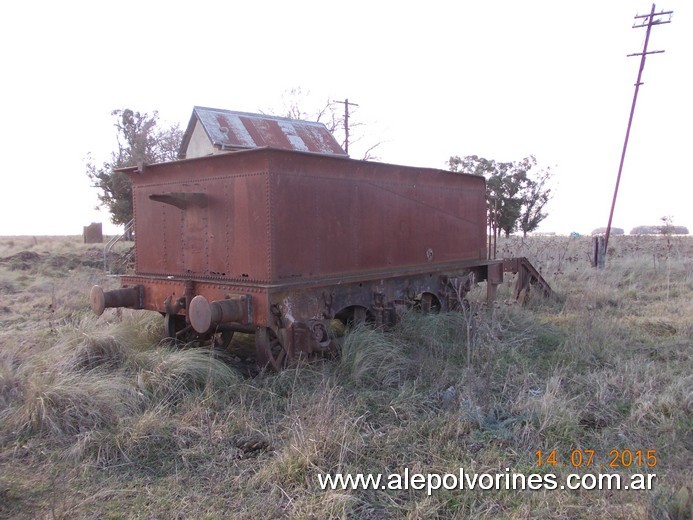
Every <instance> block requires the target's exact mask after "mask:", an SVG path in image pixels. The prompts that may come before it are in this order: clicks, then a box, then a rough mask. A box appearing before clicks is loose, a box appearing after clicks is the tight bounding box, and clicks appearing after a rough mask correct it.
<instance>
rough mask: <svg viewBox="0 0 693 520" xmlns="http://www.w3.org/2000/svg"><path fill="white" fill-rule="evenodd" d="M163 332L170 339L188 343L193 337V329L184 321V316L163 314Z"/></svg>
mask: <svg viewBox="0 0 693 520" xmlns="http://www.w3.org/2000/svg"><path fill="white" fill-rule="evenodd" d="M164 334H165V335H166V337H167V338H168V339H170V340H174V341H180V342H182V343H190V342H191V341H193V340H194V339H195V331H194V330H193V329H192V327H191V326H190V325H187V324H186V323H185V316H179V315H178V314H166V315H165V316H164Z"/></svg>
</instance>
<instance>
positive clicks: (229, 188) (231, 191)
mask: <svg viewBox="0 0 693 520" xmlns="http://www.w3.org/2000/svg"><path fill="white" fill-rule="evenodd" d="M131 178H132V181H133V193H134V216H135V233H136V237H137V242H136V243H137V263H136V272H137V273H138V274H147V275H166V276H169V275H174V276H186V277H188V276H193V277H195V278H202V279H212V280H224V281H238V282H263V283H269V282H273V283H282V282H285V281H289V280H290V281H295V280H306V279H315V278H322V277H325V276H335V275H346V274H353V273H363V272H366V271H373V270H392V269H398V268H402V267H411V266H416V265H422V266H423V265H425V266H433V265H436V264H440V263H444V262H450V261H455V260H479V259H482V258H484V254H485V222H486V210H485V202H484V200H485V199H484V189H485V187H484V180H483V178H481V177H479V176H469V175H460V174H454V173H449V172H443V171H439V170H431V169H420V168H411V167H405V166H395V165H390V164H382V163H375V162H365V161H354V160H351V159H346V158H340V157H332V156H324V155H317V154H306V153H297V152H287V151H281V150H274V149H257V150H251V151H248V152H237V153H233V154H226V155H220V156H210V157H205V158H198V159H191V160H185V161H177V162H171V163H164V164H159V165H154V166H150V167H146V168H145V169H144V171H143V172H142V173H131ZM171 194H187V195H188V196H189V197H188V199H189V200H188V201H183V200H182V199H181V201H180V204H178V205H176V200H170V201H167V200H166V199H165V197H166V196H170V197H175V195H173V196H172V195H171ZM191 195H192V196H197V197H198V200H197V201H196V200H194V199H191V198H190V196H191ZM180 206H184V208H181V207H180Z"/></svg>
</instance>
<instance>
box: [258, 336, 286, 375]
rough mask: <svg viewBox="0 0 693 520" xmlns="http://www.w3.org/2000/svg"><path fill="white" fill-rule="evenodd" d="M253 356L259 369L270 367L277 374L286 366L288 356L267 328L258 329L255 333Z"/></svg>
mask: <svg viewBox="0 0 693 520" xmlns="http://www.w3.org/2000/svg"><path fill="white" fill-rule="evenodd" d="M255 355H256V357H257V364H258V365H259V366H260V367H261V368H264V367H268V366H269V367H271V368H272V369H273V370H274V371H276V372H279V371H280V370H281V369H282V368H284V367H285V366H286V363H287V361H288V359H287V358H288V356H287V355H286V350H285V349H284V346H283V345H282V344H281V341H279V338H278V337H277V335H276V334H275V333H274V331H273V330H272V329H270V328H267V327H258V328H257V329H256V331H255Z"/></svg>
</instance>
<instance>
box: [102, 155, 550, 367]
mask: <svg viewBox="0 0 693 520" xmlns="http://www.w3.org/2000/svg"><path fill="white" fill-rule="evenodd" d="M122 171H124V172H125V173H127V175H128V176H129V177H130V179H131V180H132V192H133V209H134V221H135V228H134V229H135V237H136V242H135V258H136V260H135V274H134V275H126V276H122V277H121V288H120V289H116V290H112V291H106V292H105V291H103V289H102V288H101V287H99V286H95V287H94V288H92V291H91V295H90V302H91V307H92V309H93V311H94V312H95V313H96V314H99V315H100V314H102V313H103V311H104V309H105V308H107V307H128V308H132V309H146V310H151V311H157V312H159V313H161V314H162V315H163V316H164V320H165V328H166V332H167V335H168V336H169V337H171V338H179V339H181V340H182V341H191V340H203V341H208V340H215V341H217V342H221V344H228V342H229V341H230V338H231V336H232V335H233V333H234V332H245V333H254V334H255V346H256V356H257V360H258V363H259V364H260V365H262V366H268V365H269V366H271V367H272V368H274V369H279V368H281V367H282V366H283V365H285V364H286V363H287V362H290V361H292V360H297V359H299V358H303V357H311V356H316V355H320V354H324V353H329V352H331V351H332V350H334V348H335V346H334V344H333V341H332V339H331V335H330V333H329V326H330V322H331V320H334V319H339V320H341V321H343V322H345V323H350V322H352V321H361V320H371V321H373V322H374V323H375V324H378V325H380V324H389V323H392V322H393V321H394V320H395V319H396V316H397V312H398V311H399V310H400V309H402V308H405V307H418V308H420V309H422V310H423V311H424V312H427V311H430V310H440V311H447V310H452V309H455V308H456V307H457V306H459V304H460V302H462V301H464V296H465V294H466V293H467V291H469V289H470V287H471V285H472V284H473V283H476V282H481V281H486V282H487V292H488V293H487V296H488V298H489V299H492V298H493V297H494V295H495V291H496V288H497V286H498V284H500V283H502V281H503V272H504V267H505V269H506V270H511V271H514V272H520V274H521V275H523V276H521V277H520V278H522V279H523V280H524V281H523V282H522V283H523V284H524V285H525V286H528V283H529V281H537V280H540V281H541V282H542V284H544V285H545V282H543V280H541V276H540V275H539V274H538V273H536V271H535V270H534V269H533V268H531V266H530V265H529V263H528V262H526V261H525V260H524V259H513V261H506V262H505V264H504V261H503V260H491V259H488V258H487V253H486V251H487V247H486V223H487V219H486V203H485V181H484V178H483V177H481V176H475V175H465V174H458V173H451V172H447V171H443V170H435V169H426V168H414V167H406V166H397V165H391V164H383V163H377V162H367V161H359V160H354V159H350V158H348V157H345V156H337V155H325V154H318V153H307V152H300V151H293V150H281V149H275V148H254V149H250V150H246V151H239V152H234V153H225V154H217V155H209V156H205V157H197V158H192V159H183V160H179V161H173V162H168V163H161V164H154V165H146V166H138V167H131V168H125V169H123V170H122ZM527 266H529V267H527ZM546 287H548V286H546Z"/></svg>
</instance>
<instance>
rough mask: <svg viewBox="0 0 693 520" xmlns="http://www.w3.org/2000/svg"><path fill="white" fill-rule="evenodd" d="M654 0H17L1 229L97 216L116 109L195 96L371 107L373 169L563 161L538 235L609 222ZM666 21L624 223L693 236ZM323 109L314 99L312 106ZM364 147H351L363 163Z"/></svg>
mask: <svg viewBox="0 0 693 520" xmlns="http://www.w3.org/2000/svg"><path fill="white" fill-rule="evenodd" d="M651 5H652V4H651V3H648V2H643V1H640V0H637V1H635V0H633V1H627V2H626V1H615V0H614V1H608V2H605V1H596V0H595V1H590V0H583V1H580V2H578V1H558V0H552V1H549V0H546V1H538V0H537V1H531V0H526V1H517V0H507V1H477V2H472V1H466V0H460V1H456V2H452V1H449V0H447V1H444V2H442V1H441V2H437V1H429V2H406V1H399V2H384V1H382V2H375V1H372V0H369V1H351V2H329V1H326V0H322V1H302V0H294V1H292V2H286V1H276V2H263V1H254V2H234V1H224V2H211V1H199V0H198V1H197V2H185V3H183V2H175V1H169V2H158V1H157V2H155V1H146V0H139V1H137V2H135V1H130V0H120V1H118V2H110V1H103V2H93V1H90V2H76V1H71V0H64V1H61V2H54V1H50V2H48V1H40V0H39V1H35V2H6V3H5V4H3V7H2V16H1V17H0V45H1V46H2V54H0V56H1V58H0V59H1V60H2V71H3V78H4V79H3V81H2V103H3V111H2V113H3V116H4V120H3V123H4V124H3V125H2V129H1V130H0V132H2V135H1V137H2V139H1V140H0V143H2V155H3V161H2V163H3V183H2V186H3V187H2V194H3V196H2V204H1V205H0V235H3V236H4V235H57V234H59V235H75V234H81V231H82V226H83V225H86V224H88V223H90V222H92V221H96V222H104V224H105V227H104V230H105V231H106V232H113V231H114V229H115V228H114V227H113V226H110V225H107V223H108V222H109V214H108V212H107V211H106V210H102V211H100V212H97V211H94V209H93V208H94V206H95V205H96V204H97V198H96V190H95V189H93V188H91V187H90V185H89V181H88V179H87V177H86V174H85V158H86V156H87V154H88V153H91V154H92V155H93V157H94V158H95V159H96V160H97V161H99V162H102V161H104V160H107V159H108V157H109V153H110V151H111V150H112V149H113V148H114V146H115V131H114V128H113V120H112V117H111V115H110V112H111V111H112V110H113V109H116V108H126V107H127V108H132V109H134V110H138V111H143V112H153V111H155V110H158V112H159V114H160V119H161V122H162V123H163V124H170V123H176V122H177V123H180V125H181V126H182V127H183V128H184V127H185V126H186V125H187V122H188V120H189V118H190V115H191V112H192V108H193V106H195V105H201V106H208V107H214V108H225V109H230V110H241V111H248V112H257V111H259V110H268V109H272V108H274V109H276V110H280V109H281V107H282V95H283V93H284V92H285V91H287V90H288V89H291V88H293V87H300V88H301V89H302V90H303V92H304V93H306V92H309V96H308V97H307V100H306V102H305V103H306V105H310V104H311V103H312V104H314V106H315V107H317V106H320V105H321V104H324V103H325V100H327V99H342V100H343V99H344V98H349V100H350V101H352V102H355V103H358V104H359V107H358V109H357V112H356V113H355V114H354V115H353V119H352V121H354V122H356V121H358V122H360V123H363V124H364V126H363V127H362V130H363V133H364V134H365V135H364V137H363V139H362V142H361V143H362V144H363V146H367V145H369V144H373V143H376V142H381V145H380V146H379V147H378V148H377V149H376V151H375V153H376V154H377V155H378V157H379V158H380V160H382V161H385V162H389V163H395V164H405V165H413V166H426V167H437V168H446V165H445V161H446V160H447V159H448V158H449V157H450V155H461V156H464V155H480V156H484V157H487V158H492V159H496V160H499V161H512V160H519V159H521V158H523V157H525V156H527V155H529V154H534V155H535V156H536V157H537V159H538V160H539V162H540V164H541V165H543V166H548V167H551V168H552V169H553V170H554V172H555V179H554V193H555V196H554V198H553V200H552V202H551V205H550V206H549V208H548V209H549V211H550V217H549V218H548V219H547V220H546V221H545V222H544V224H543V225H542V226H541V230H543V231H555V232H563V233H568V232H570V231H578V232H581V233H588V232H590V231H591V230H592V229H593V228H595V227H599V226H605V225H606V222H607V219H608V213H609V207H610V204H611V197H612V195H613V188H614V183H615V179H616V173H617V171H618V163H619V158H620V155H621V149H622V146H623V139H624V135H625V130H626V123H627V120H628V114H629V111H630V106H631V102H632V98H633V84H634V82H635V79H636V75H637V70H638V66H639V58H626V55H627V54H629V53H635V52H640V50H641V49H642V43H643V40H644V36H645V29H632V28H631V26H632V25H633V23H634V19H633V17H634V16H635V15H636V14H645V13H649V11H650V8H651ZM661 10H667V11H668V10H673V11H674V14H673V17H672V23H670V24H666V25H660V26H657V27H655V28H654V29H653V31H652V36H651V38H650V49H651V50H658V49H665V50H666V52H665V53H664V54H657V55H653V56H650V57H648V59H647V64H646V67H645V72H644V77H643V81H644V85H643V86H642V87H641V89H640V94H639V99H638V104H637V108H636V112H635V119H634V123H633V130H632V133H631V139H630V144H629V149H628V153H627V157H626V164H625V168H624V172H623V179H622V182H621V189H620V192H619V199H618V203H617V206H616V214H615V217H614V225H615V226H617V227H622V228H625V229H626V231H629V230H630V229H631V228H632V227H634V226H636V225H645V224H656V223H659V219H660V218H661V217H662V216H671V217H672V218H673V220H674V223H675V224H680V225H686V226H688V227H689V229H691V231H693V209H692V208H693V204H692V203H691V188H692V187H693V182H691V173H692V172H691V169H692V166H691V157H690V150H691V148H690V147H691V145H693V139H692V138H693V132H692V131H691V121H693V101H692V100H691V94H690V92H691V88H692V87H691V79H692V76H693V74H692V70H693V67H692V63H693V22H692V19H691V18H692V16H693V7H692V6H691V2H690V1H683V0H668V2H667V3H661V4H658V5H657V11H661ZM306 109H307V110H311V107H310V106H306ZM359 146H361V144H359V145H354V146H352V149H351V150H350V151H351V152H352V156H353V157H356V158H359V153H362V150H361V149H359Z"/></svg>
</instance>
